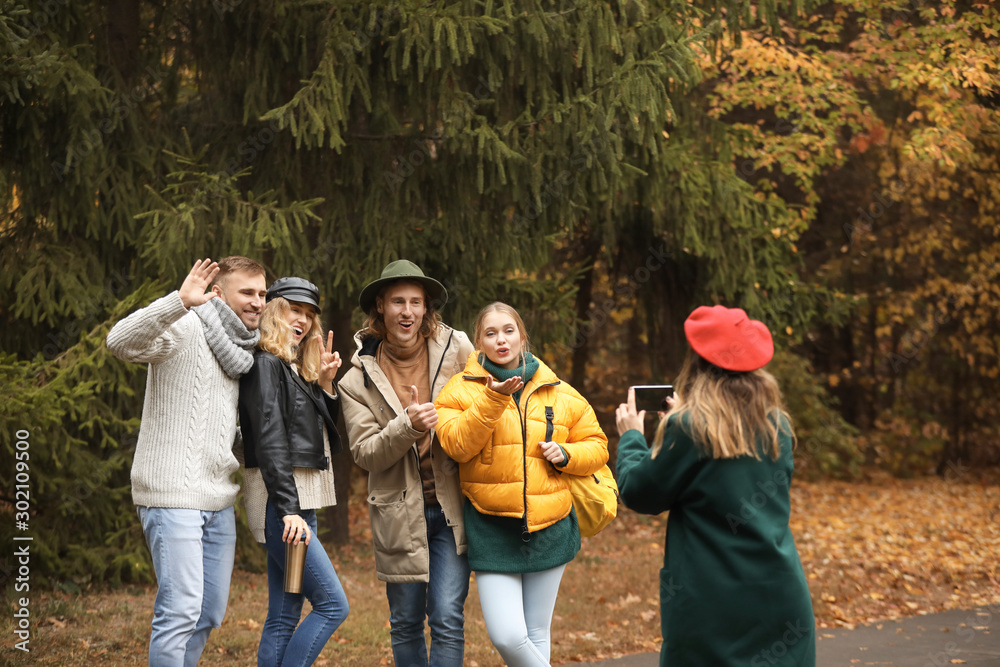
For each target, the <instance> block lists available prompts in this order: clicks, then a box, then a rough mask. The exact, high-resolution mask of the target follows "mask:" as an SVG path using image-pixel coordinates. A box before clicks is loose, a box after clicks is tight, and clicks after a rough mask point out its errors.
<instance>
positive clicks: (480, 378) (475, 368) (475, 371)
mask: <svg viewBox="0 0 1000 667" xmlns="http://www.w3.org/2000/svg"><path fill="white" fill-rule="evenodd" d="M480 354H482V352H480V351H479V350H476V351H475V352H473V353H472V354H470V355H469V359H468V361H466V362H465V370H463V371H462V379H463V380H472V381H475V382H486V376H487V375H489V373H488V372H487V371H486V369H485V368H483V365H482V364H481V363H479V355H480ZM535 360H536V361H538V370H537V371H535V374H534V375H532V376H531V379H530V380H528V383H527V384H526V385H525V388H528V387H541V386H543V385H549V384H560V380H559V377H558V376H557V375H556V374H555V371H553V370H552V369H551V368H549V367H548V366H547V365H546V364H545V362H544V361H542V360H541V359H539V358H538V357H535Z"/></svg>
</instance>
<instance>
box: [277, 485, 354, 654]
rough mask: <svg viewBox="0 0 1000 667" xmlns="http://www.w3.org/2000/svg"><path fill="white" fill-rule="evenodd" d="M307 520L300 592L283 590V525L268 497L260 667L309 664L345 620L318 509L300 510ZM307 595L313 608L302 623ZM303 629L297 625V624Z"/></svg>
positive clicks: (341, 591)
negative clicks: (308, 533)
mask: <svg viewBox="0 0 1000 667" xmlns="http://www.w3.org/2000/svg"><path fill="white" fill-rule="evenodd" d="M300 514H301V515H302V518H303V519H305V520H306V523H308V524H309V530H310V531H311V532H312V540H311V541H310V542H309V548H308V549H306V565H305V568H304V570H303V572H302V592H301V593H286V592H285V543H284V542H282V541H281V533H282V532H283V531H284V529H285V524H284V522H283V521H282V520H281V518H280V517H279V516H278V513H277V511H276V510H275V509H274V505H272V504H271V501H270V500H268V501H267V511H266V514H265V520H264V538H265V540H266V542H265V547H266V548H267V593H268V596H267V619H266V620H265V621H264V630H263V632H262V634H261V636H260V646H259V647H258V648H257V665H258V667H279V665H283V666H285V667H293V666H296V665H304V666H306V665H311V664H313V662H315V660H316V658H317V656H319V654H320V651H322V650H323V647H324V646H326V642H327V640H329V639H330V635H332V634H333V633H334V632H335V631H336V630H337V628H339V627H340V624H341V623H343V622H344V619H345V618H347V612H348V606H347V595H346V594H345V593H344V587H343V586H341V585H340V579H338V578H337V571H336V570H334V569H333V563H331V562H330V557H329V556H328V555H327V553H326V549H324V548H323V545H322V544H320V542H319V538H317V537H316V511H315V510H305V511H302V512H300ZM306 598H308V599H309V604H311V605H312V611H311V612H309V614H308V615H307V616H306V617H305V618H304V619H303V620H302V623H299V616H301V615H302V601H303V600H305V599H306ZM296 625H298V626H299V627H298V628H296V627H295V626H296Z"/></svg>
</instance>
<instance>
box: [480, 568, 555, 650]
mask: <svg viewBox="0 0 1000 667" xmlns="http://www.w3.org/2000/svg"><path fill="white" fill-rule="evenodd" d="M565 569H566V566H565V565H560V566H559V567H554V568H552V569H551V570H545V571H544V572H529V573H527V574H503V573H497V572H476V586H477V587H478V588H479V604H480V605H481V606H482V608H483V619H484V620H485V621H486V630H487V631H488V632H489V634H490V641H491V642H493V645H494V646H495V647H496V649H497V651H498V652H499V653H500V657H502V658H503V659H504V662H506V663H507V665H508V667H549V628H550V627H551V626H552V612H553V610H554V609H555V606H556V595H557V594H558V593H559V582H560V581H561V580H562V575H563V570H565Z"/></svg>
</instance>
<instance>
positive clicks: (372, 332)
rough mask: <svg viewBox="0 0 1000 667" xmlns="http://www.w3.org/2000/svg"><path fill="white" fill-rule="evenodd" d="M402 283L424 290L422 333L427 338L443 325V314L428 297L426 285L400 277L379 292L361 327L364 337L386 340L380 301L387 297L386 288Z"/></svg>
mask: <svg viewBox="0 0 1000 667" xmlns="http://www.w3.org/2000/svg"><path fill="white" fill-rule="evenodd" d="M400 283H409V284H411V285H416V286H417V287H419V288H420V289H422V290H424V305H425V306H426V308H427V309H426V310H425V311H424V319H423V320H422V321H421V322H420V335H421V336H422V337H423V338H425V339H426V338H430V337H431V336H433V335H434V334H436V333H437V332H438V329H439V328H440V327H441V316H440V315H439V314H438V312H437V308H435V307H434V304H433V303H431V301H430V300H429V299H428V298H427V290H425V289H424V286H423V285H421V284H420V283H418V282H417V281H415V280H406V279H405V278H400V279H399V280H395V281H393V282H391V283H389V284H388V285H386V286H385V287H383V288H382V289H381V291H380V292H379V295H378V297H377V298H376V299H375V303H373V304H372V307H371V309H370V310H369V311H368V315H366V316H365V323H364V326H362V327H361V337H362V338H370V337H375V338H378V339H380V340H385V335H386V334H385V317H384V316H383V315H382V313H380V312H378V301H379V299H381V298H383V297H385V293H386V290H388V289H389V288H390V287H394V286H396V285H398V284H400Z"/></svg>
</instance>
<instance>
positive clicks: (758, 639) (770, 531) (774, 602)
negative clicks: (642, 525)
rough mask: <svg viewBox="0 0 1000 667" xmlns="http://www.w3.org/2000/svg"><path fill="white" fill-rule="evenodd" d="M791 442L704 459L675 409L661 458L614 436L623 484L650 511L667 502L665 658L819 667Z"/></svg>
mask: <svg viewBox="0 0 1000 667" xmlns="http://www.w3.org/2000/svg"><path fill="white" fill-rule="evenodd" d="M791 479H792V441H791V438H790V437H783V438H782V440H781V456H780V458H779V459H778V460H777V461H774V460H772V459H771V457H770V456H768V455H766V454H765V455H762V459H761V460H759V461H758V460H756V459H754V458H752V457H749V456H746V457H740V458H736V459H711V458H707V457H706V456H705V455H704V454H703V452H702V450H701V449H700V448H699V447H698V446H697V445H696V444H695V442H694V441H693V440H692V439H691V437H690V436H689V435H688V434H687V433H686V432H685V431H684V430H683V429H682V428H681V427H680V424H679V423H678V420H676V419H674V418H671V421H670V422H669V423H668V425H667V429H666V433H665V435H664V444H663V448H662V449H661V450H660V452H659V454H658V455H657V457H656V458H655V459H652V458H650V450H649V447H648V446H647V445H646V440H645V438H644V437H643V435H642V434H641V433H640V432H639V431H636V430H631V431H628V432H627V433H625V434H624V435H623V436H622V437H621V440H620V441H619V443H618V489H619V492H620V494H621V499H622V501H623V502H624V503H625V505H626V506H628V507H630V508H631V509H633V510H635V511H637V512H642V513H644V514H658V513H660V512H663V511H666V510H670V516H669V518H668V520H667V543H666V552H665V554H664V558H663V569H662V570H661V571H660V617H661V618H660V622H661V625H662V631H663V647H662V649H661V651H660V665H661V667H667V666H669V667H679V666H688V665H699V666H711V667H727V666H734V667H735V666H736V665H739V666H740V667H776V666H777V665H785V666H787V667H815V665H816V622H815V619H814V617H813V610H812V601H811V600H810V598H809V588H808V586H807V584H806V578H805V574H804V573H803V571H802V563H801V561H799V555H798V552H797V551H796V550H795V543H794V541H793V539H792V533H791V530H789V528H788V515H789V509H790V502H789V495H788V490H789V485H790V483H791Z"/></svg>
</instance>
